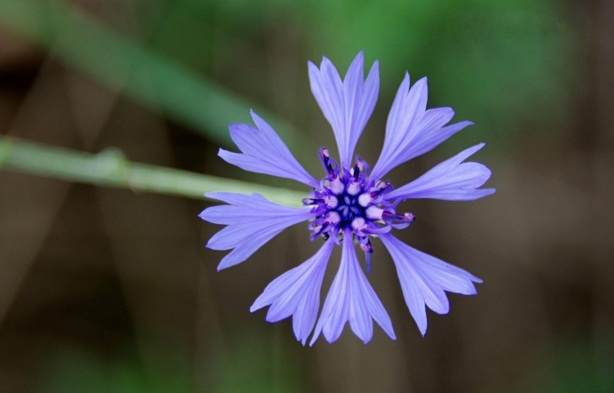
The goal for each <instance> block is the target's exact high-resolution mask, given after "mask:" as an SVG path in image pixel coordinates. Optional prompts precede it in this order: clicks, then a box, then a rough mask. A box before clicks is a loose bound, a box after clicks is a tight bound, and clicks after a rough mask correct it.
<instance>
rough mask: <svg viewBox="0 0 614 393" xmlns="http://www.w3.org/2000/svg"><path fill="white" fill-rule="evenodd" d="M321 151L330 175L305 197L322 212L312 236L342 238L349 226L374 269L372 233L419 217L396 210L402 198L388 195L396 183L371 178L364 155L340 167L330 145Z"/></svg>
mask: <svg viewBox="0 0 614 393" xmlns="http://www.w3.org/2000/svg"><path fill="white" fill-rule="evenodd" d="M319 155H320V160H321V161H322V165H323V166H324V170H325V171H326V173H327V176H326V177H324V178H323V179H322V180H321V181H320V188H319V189H314V190H313V191H312V192H311V193H310V195H311V197H310V198H305V199H303V205H305V206H312V209H313V211H315V212H317V213H318V215H317V216H316V218H315V219H314V220H313V221H311V222H310V223H309V230H310V231H311V240H312V241H313V240H315V239H316V238H318V237H320V236H323V237H324V238H326V239H328V238H329V237H333V238H334V239H336V240H337V242H340V241H341V240H343V239H342V234H343V233H345V232H346V231H345V230H346V229H349V230H350V231H351V232H352V233H353V234H354V237H355V238H356V241H357V243H358V244H359V245H360V248H361V249H362V250H363V251H364V252H365V256H366V260H367V270H370V254H371V253H373V246H372V245H371V241H370V239H369V238H370V236H376V235H378V234H381V233H386V232H389V231H390V230H391V229H392V228H397V229H401V228H405V227H407V226H409V225H410V224H411V223H412V222H413V221H414V220H415V217H414V215H413V214H411V213H405V214H397V213H396V211H395V207H396V205H397V203H398V201H390V200H388V199H386V195H387V194H388V193H389V192H390V191H392V190H393V187H392V185H391V184H390V183H388V182H385V181H381V180H372V179H369V177H368V174H369V165H368V164H367V163H366V162H365V161H363V160H362V159H361V158H360V157H357V158H356V163H355V164H354V166H353V167H352V168H340V167H339V165H338V164H337V162H335V160H333V159H332V158H330V156H329V154H328V150H327V149H326V148H321V149H320V151H319Z"/></svg>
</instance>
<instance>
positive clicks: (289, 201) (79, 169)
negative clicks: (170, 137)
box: [0, 136, 305, 206]
mask: <svg viewBox="0 0 614 393" xmlns="http://www.w3.org/2000/svg"><path fill="white" fill-rule="evenodd" d="M3 169H4V170H13V171H18V172H24V173H30V174H35V175H40V176H45V177H51V178H56V179H62V180H67V181H74V182H81V183H88V184H94V185H98V186H110V187H119V188H129V189H131V190H133V191H135V192H154V193H159V194H168V195H178V196H183V197H188V198H195V199H203V198H204V196H203V194H204V193H206V192H210V191H219V190H224V191H230V192H239V193H244V194H250V193H254V192H256V193H259V194H262V195H264V196H266V197H267V198H269V199H270V200H272V201H275V202H277V203H281V204H283V205H286V206H298V204H300V201H301V200H302V198H303V197H304V196H305V194H304V193H301V192H297V191H291V190H287V189H283V188H277V187H269V186H264V185H259V184H253V183H248V182H243V181H238V180H230V179H225V178H220V177H215V176H208V175H201V174H197V173H192V172H187V171H182V170H178V169H172V168H166V167H160V166H155V165H148V164H141V163H134V162H130V161H128V159H127V158H126V157H125V156H124V155H123V154H122V153H121V152H120V151H119V150H117V149H113V148H109V149H106V150H104V151H102V152H101V153H99V154H89V153H83V152H78V151H74V150H69V149H63V148H57V147H50V146H47V145H42V144H37V143H32V142H26V141H23V140H19V139H15V138H10V137H4V136H0V170H3Z"/></svg>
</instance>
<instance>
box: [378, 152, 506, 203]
mask: <svg viewBox="0 0 614 393" xmlns="http://www.w3.org/2000/svg"><path fill="white" fill-rule="evenodd" d="M483 146H484V144H483V143H480V144H477V145H475V146H473V147H470V148H469V149H466V150H464V151H462V152H460V153H459V154H457V155H456V156H454V157H452V158H450V159H448V160H446V161H444V162H442V163H441V164H439V165H437V166H435V167H433V168H432V169H431V170H429V171H428V172H426V173H425V174H424V175H422V176H420V177H419V178H418V179H416V180H414V181H412V182H411V183H409V184H406V185H404V186H403V187H400V188H398V189H396V190H393V191H392V192H390V193H389V194H388V195H387V196H386V198H388V199H402V200H404V199H408V198H413V199H417V198H431V199H443V200H449V201H471V200H475V199H479V198H482V197H485V196H487V195H491V194H493V193H494V192H495V189H494V188H485V189H478V188H479V187H481V186H482V185H483V184H484V183H486V181H487V180H488V179H489V178H490V174H491V172H490V169H488V168H487V167H486V166H484V165H482V164H479V163H476V162H465V163H463V161H464V160H465V159H466V158H468V157H469V156H471V155H472V154H474V153H475V152H476V151H478V150H480V149H481V148H482V147H483Z"/></svg>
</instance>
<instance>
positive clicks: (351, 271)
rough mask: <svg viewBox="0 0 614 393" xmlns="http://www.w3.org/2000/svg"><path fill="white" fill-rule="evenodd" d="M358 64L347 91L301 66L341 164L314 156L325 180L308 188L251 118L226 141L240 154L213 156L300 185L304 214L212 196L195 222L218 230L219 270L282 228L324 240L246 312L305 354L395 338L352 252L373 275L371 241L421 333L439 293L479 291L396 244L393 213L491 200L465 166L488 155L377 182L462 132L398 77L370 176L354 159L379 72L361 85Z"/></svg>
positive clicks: (407, 217) (406, 217)
mask: <svg viewBox="0 0 614 393" xmlns="http://www.w3.org/2000/svg"><path fill="white" fill-rule="evenodd" d="M363 62H364V60H363V54H362V52H361V53H359V54H358V56H356V58H355V59H354V61H353V62H352V64H351V65H350V67H349V69H348V71H347V74H346V76H345V78H344V79H343V80H341V77H340V76H339V74H338V72H337V70H336V69H335V67H334V66H333V64H332V63H331V62H330V61H329V60H328V59H327V58H324V59H323V60H322V63H321V65H320V67H319V68H318V67H317V66H316V65H314V64H313V63H311V62H309V79H310V82H311V91H312V92H313V95H314V97H315V98H316V101H317V102H318V104H319V106H320V108H321V109H322V113H323V114H324V117H326V119H327V120H328V122H329V123H330V124H331V126H332V128H333V132H334V135H335V139H336V142H337V147H338V149H339V150H338V151H339V156H338V157H339V161H337V160H335V159H334V158H333V157H331V154H330V152H329V150H328V149H327V148H325V147H323V148H321V149H320V151H319V158H320V161H321V163H322V166H323V168H324V177H323V178H321V179H320V180H319V181H318V180H316V179H315V178H314V177H312V176H311V175H310V174H309V173H308V172H307V171H306V170H305V169H304V168H303V167H302V166H301V165H300V164H299V163H298V161H297V160H296V159H295V158H294V156H293V155H292V153H291V152H290V150H289V149H288V148H287V147H286V145H285V144H284V143H283V141H282V140H281V138H280V137H279V136H278V135H277V133H276V132H275V131H274V130H273V129H272V128H271V126H269V125H268V124H267V123H266V122H265V121H264V120H263V119H261V118H260V117H258V115H256V114H255V113H254V112H252V113H251V114H252V118H253V120H254V123H255V125H256V127H253V126H250V125H247V124H233V125H231V126H230V134H231V137H232V139H233V141H234V142H235V143H236V145H237V147H238V148H239V150H240V151H241V153H233V152H229V151H226V150H223V149H220V153H219V155H220V157H222V158H223V159H224V160H226V161H227V162H229V163H231V164H234V165H236V166H238V167H240V168H242V169H244V170H247V171H251V172H256V173H264V174H269V175H273V176H278V177H284V178H288V179H292V180H296V181H299V182H301V183H303V184H305V185H307V186H309V187H310V188H311V192H310V193H309V194H308V195H306V197H305V198H304V199H303V201H302V203H303V206H304V207H303V208H292V207H286V206H281V205H278V204H275V203H273V202H271V201H269V200H267V199H266V198H264V197H263V196H261V195H258V194H252V195H243V194H234V193H224V192H216V193H210V194H207V196H208V197H210V198H213V199H218V200H221V201H223V202H226V203H227V205H221V206H214V207H210V208H208V209H205V210H204V211H203V212H202V213H201V214H200V217H201V218H202V219H204V220H206V221H209V222H212V223H214V224H222V225H226V227H225V228H224V229H222V230H221V231H219V232H218V233H217V234H216V235H214V236H213V237H212V238H211V239H210V240H209V243H208V244H207V247H209V248H212V249H214V250H231V249H232V251H231V252H230V253H229V254H228V255H226V256H225V257H224V258H223V259H222V261H221V262H220V264H219V266H218V270H221V269H224V268H227V267H230V266H233V265H236V264H238V263H241V262H243V261H245V260H246V259H247V258H248V257H249V256H251V255H252V254H253V253H254V252H256V251H257V250H258V249H259V248H260V247H261V246H263V245H264V244H265V243H267V242H268V241H269V240H270V239H271V238H273V237H274V236H275V235H277V234H278V233H280V232H281V231H282V230H284V229H286V228H287V227H289V226H291V225H294V224H297V223H299V222H303V221H308V222H309V223H308V229H309V231H310V232H311V233H310V239H311V241H316V240H317V239H323V241H324V243H323V245H322V246H321V248H320V250H319V251H318V252H317V253H316V254H315V255H314V256H313V257H311V258H310V259H308V260H307V261H305V262H303V263H302V264H301V265H299V266H297V267H295V268H293V269H291V270H289V271H287V272H286V273H284V274H282V275H281V276H279V277H278V278H276V279H275V280H273V281H272V282H271V283H270V284H269V285H268V286H267V287H266V288H265V290H264V292H263V293H262V294H261V295H260V296H259V297H258V298H257V299H256V301H255V302H254V304H253V305H252V307H251V309H250V310H251V311H252V312H253V311H256V310H259V309H261V308H263V307H266V306H269V311H268V313H267V317H266V319H267V321H269V322H277V321H280V320H282V319H285V318H288V317H292V318H293V329H294V334H295V336H296V338H297V339H298V340H299V341H300V342H302V343H303V344H306V342H307V340H308V338H309V336H310V335H311V341H310V344H311V345H313V343H314V342H315V341H316V340H317V338H318V337H319V336H320V335H321V334H323V335H324V337H325V338H326V340H327V341H329V342H334V341H335V340H337V339H338V338H339V336H340V335H341V333H342V331H343V328H344V326H345V325H346V323H347V322H349V324H350V327H351V329H352V331H353V332H354V333H355V334H356V336H358V337H359V338H360V339H361V340H362V341H363V342H365V343H367V342H369V341H370V340H371V338H372V336H373V320H375V321H376V322H377V323H378V324H379V325H380V326H381V327H382V329H383V330H384V331H385V332H386V333H387V334H388V336H390V337H391V338H392V339H394V338H395V334H394V330H393V328H392V323H391V321H390V318H389V316H388V314H387V313H386V310H385V309H384V306H383V305H382V303H381V302H380V300H379V298H378V297H377V295H376V294H375V291H374V290H373V288H372V287H371V285H370V284H369V281H368V280H367V276H366V275H365V273H364V272H363V270H362V268H361V266H360V262H359V260H358V256H357V254H356V248H355V246H354V244H355V243H356V244H357V245H358V248H359V249H360V250H361V252H362V253H363V254H364V256H365V268H366V270H367V272H370V270H371V254H372V253H373V245H372V240H373V239H375V238H379V239H380V240H381V242H382V243H383V244H384V246H385V247H386V248H387V249H388V252H389V253H390V255H391V256H392V260H393V262H394V265H395V267H396V270H397V274H398V277H399V281H400V283H401V290H402V292H403V296H404V298H405V302H406V304H407V307H408V308H409V311H410V313H411V315H412V316H413V318H414V320H415V321H416V323H417V325H418V328H419V330H420V332H421V333H422V334H423V335H424V334H425V333H426V327H427V321H426V307H428V308H430V309H431V310H433V311H435V312H436V313H439V314H445V313H447V312H448V309H449V303H448V299H447V297H446V294H445V291H448V292H453V293H460V294H464V295H473V294H475V293H476V289H475V286H474V283H481V282H482V281H481V280H480V279H479V278H477V277H475V276H473V275H472V274H470V273H468V272H466V271H465V270H463V269H460V268H458V267H455V266H452V265H449V264H447V263H445V262H443V261H441V260H440V259H437V258H435V257H433V256H430V255H428V254H425V253H423V252H421V251H418V250H416V249H414V248H412V247H410V246H408V245H406V244H404V243H403V242H401V241H400V240H398V239H397V238H396V237H395V236H394V235H392V231H393V229H403V228H406V227H408V226H409V225H410V224H412V223H413V222H414V220H415V217H414V215H413V214H412V213H410V212H406V211H403V210H400V209H397V207H398V205H399V203H401V202H402V201H404V200H406V199H411V198H431V199H442V200H452V201H466V200H474V199H478V198H482V197H484V196H487V195H490V194H492V193H494V192H495V190H494V189H480V188H479V187H481V186H482V185H483V184H484V183H485V182H486V181H487V180H488V179H489V178H490V174H491V172H490V170H489V169H488V168H487V167H486V166H484V165H482V164H479V163H475V162H464V161H465V159H467V158H468V157H469V156H471V155H472V154H474V153H475V152H476V151H478V150H479V149H481V148H482V147H483V146H484V144H478V145H476V146H473V147H470V148H468V149H466V150H464V151H462V152H460V153H459V154H457V155H456V156H454V157H452V158H450V159H448V160H446V161H444V162H442V163H441V164H439V165H437V166H435V167H434V168H432V169H431V170H429V171H428V172H426V173H425V174H424V175H422V176H420V177H419V178H418V179H416V180H414V181H412V182H410V183H408V184H406V185H404V186H402V187H399V188H396V189H395V188H394V187H393V185H392V184H390V183H389V182H388V181H386V180H385V179H384V176H385V175H386V174H387V173H388V172H389V171H390V170H391V169H393V168H395V167H396V166H398V165H400V164H402V163H404V162H406V161H408V160H410V159H412V158H414V157H417V156H419V155H421V154H424V153H426V152H428V151H430V150H431V149H433V148H434V147H436V146H437V145H439V144H440V143H442V142H443V141H445V140H446V139H448V138H449V137H451V136H452V135H454V134H455V133H456V132H458V131H460V130H462V129H463V128H465V127H466V126H468V125H470V124H471V123H470V122H467V121H464V122H459V123H454V124H450V125H448V122H449V121H450V120H451V119H452V117H453V116H454V111H453V110H452V109H451V108H434V109H426V102H427V85H426V78H423V79H421V80H419V81H418V82H416V83H415V84H414V85H413V86H411V87H410V80H409V74H406V75H405V78H404V80H403V82H402V83H401V86H400V87H399V90H398V92H397V94H396V97H395V99H394V102H393V104H392V108H391V110H390V114H389V116H388V121H387V124H386V135H385V139H384V146H383V149H382V152H381V154H380V157H379V159H378V160H377V162H376V163H375V165H374V166H373V169H371V168H370V166H369V165H368V164H367V162H365V161H364V160H363V159H362V158H360V157H359V156H356V157H354V148H355V146H356V143H357V142H358V138H359V137H360V135H361V134H362V131H363V130H364V127H365V125H366V123H367V121H368V119H369V117H370V116H371V113H372V112H373V108H374V107H375V102H376V101H377V95H378V91H379V71H378V70H379V68H378V63H377V62H375V63H374V64H373V66H372V67H371V70H370V71H369V74H368V75H367V77H366V79H365V78H364V75H363V66H364V64H363ZM336 245H339V246H341V264H340V266H339V270H338V272H337V274H336V276H335V278H334V280H333V283H332V285H331V288H330V291H329V292H328V295H327V297H326V300H325V301H324V305H323V307H322V310H321V312H320V315H319V318H318V311H319V310H320V292H321V288H322V281H323V278H324V273H325V271H326V267H327V264H328V261H329V259H330V255H331V253H332V250H333V248H334V247H335V246H336Z"/></svg>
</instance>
